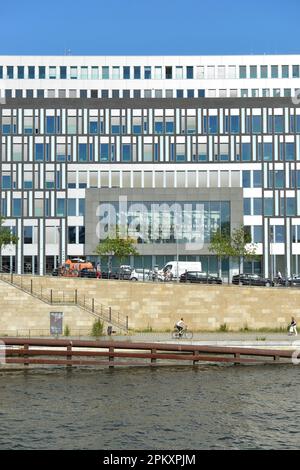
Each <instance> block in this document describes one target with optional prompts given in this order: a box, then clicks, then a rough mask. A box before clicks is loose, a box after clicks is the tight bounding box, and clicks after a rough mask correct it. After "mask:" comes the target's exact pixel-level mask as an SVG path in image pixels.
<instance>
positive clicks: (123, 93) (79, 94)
mask: <svg viewBox="0 0 300 470" xmlns="http://www.w3.org/2000/svg"><path fill="white" fill-rule="evenodd" d="M2 95H3V98H4V97H5V98H104V99H107V98H115V99H116V98H126V99H127V98H135V99H139V98H205V97H207V98H228V97H230V98H238V97H240V98H259V97H262V98H269V97H291V96H298V95H299V89H298V88H230V89H226V88H220V89H216V88H209V89H205V88H201V89H192V88H180V89H176V90H171V89H153V88H151V89H145V90H136V89H125V90H124V89H123V90H119V89H117V90H116V89H112V90H111V89H101V90H97V89H84V90H82V89H80V90H76V89H46V90H44V89H35V90H33V89H27V90H24V89H5V90H3V92H2ZM0 97H1V90H0Z"/></svg>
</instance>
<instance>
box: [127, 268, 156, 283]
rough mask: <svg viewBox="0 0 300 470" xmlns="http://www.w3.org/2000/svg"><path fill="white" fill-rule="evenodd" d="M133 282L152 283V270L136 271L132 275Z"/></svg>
mask: <svg viewBox="0 0 300 470" xmlns="http://www.w3.org/2000/svg"><path fill="white" fill-rule="evenodd" d="M130 280H131V281H152V271H151V270H150V269H134V270H133V271H132V272H131V275H130Z"/></svg>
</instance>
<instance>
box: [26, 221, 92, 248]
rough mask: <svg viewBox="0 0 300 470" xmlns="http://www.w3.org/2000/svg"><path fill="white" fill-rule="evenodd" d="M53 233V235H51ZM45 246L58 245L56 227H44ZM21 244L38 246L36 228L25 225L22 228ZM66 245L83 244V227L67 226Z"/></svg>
mask: <svg viewBox="0 0 300 470" xmlns="http://www.w3.org/2000/svg"><path fill="white" fill-rule="evenodd" d="M53 232H55V233H53ZM45 235H46V244H58V243H59V241H58V240H59V233H58V230H57V227H46V234H45ZM23 243H24V245H32V244H38V234H37V227H34V226H31V225H27V226H24V227H23ZM68 243H71V244H74V243H76V244H78V243H83V244H84V243H85V227H82V226H78V227H74V226H69V227H68Z"/></svg>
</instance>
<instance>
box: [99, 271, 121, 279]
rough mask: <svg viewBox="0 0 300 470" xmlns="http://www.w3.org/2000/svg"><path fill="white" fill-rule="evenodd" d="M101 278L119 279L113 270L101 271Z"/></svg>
mask: <svg viewBox="0 0 300 470" xmlns="http://www.w3.org/2000/svg"><path fill="white" fill-rule="evenodd" d="M101 279H119V276H118V273H117V272H115V271H111V272H109V271H102V272H101Z"/></svg>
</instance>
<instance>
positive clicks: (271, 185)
mask: <svg viewBox="0 0 300 470" xmlns="http://www.w3.org/2000/svg"><path fill="white" fill-rule="evenodd" d="M266 175H267V178H266V179H265V181H264V180H263V173H262V171H261V170H253V171H252V170H243V171H242V179H241V176H240V171H239V170H232V171H231V172H229V171H226V170H221V171H220V172H218V171H215V170H211V171H208V172H207V171H198V172H196V171H187V172H185V171H177V172H174V171H167V172H165V183H164V174H163V172H155V173H154V174H153V172H152V171H144V172H143V174H142V172H141V171H134V172H132V175H131V172H129V171H124V172H120V171H112V172H111V174H110V175H109V172H107V171H101V172H100V173H99V172H97V171H90V172H87V171H78V172H75V171H69V172H68V182H67V184H66V182H65V178H64V175H63V174H62V172H61V171H60V170H56V171H54V170H52V169H51V170H47V169H46V171H45V174H44V175H43V182H41V181H40V173H39V172H38V171H34V172H33V171H32V169H31V170H28V169H25V171H24V172H23V174H22V178H21V179H20V178H17V172H16V170H14V171H13V172H11V171H9V170H2V176H1V189H2V190H3V191H7V190H12V189H13V190H18V189H25V190H30V189H43V188H44V189H49V190H52V189H57V190H60V189H63V188H66V186H67V187H68V188H69V189H76V188H79V189H80V188H81V189H83V188H101V187H126V188H130V187H140V188H141V187H142V186H144V187H147V188H152V187H155V186H156V187H164V186H165V187H167V188H174V187H181V188H185V187H193V188H195V187H204V188H206V187H219V186H220V187H242V188H265V189H285V188H286V189H300V170H288V171H286V172H285V171H284V170H269V171H268V172H267V173H266ZM142 180H143V185H142ZM17 181H18V183H19V184H18V183H17ZM175 181H176V182H175ZM20 183H21V184H20ZM41 183H42V184H41ZM71 201H72V204H75V205H76V202H75V200H74V201H73V200H71ZM70 204H71V203H70ZM75 205H74V208H75ZM70 210H71V209H70ZM78 211H79V212H78ZM69 212H70V211H69V209H68V215H84V209H83V202H82V201H81V200H80V202H79V209H78V210H77V213H75V209H74V210H73V213H71V212H70V213H69Z"/></svg>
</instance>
